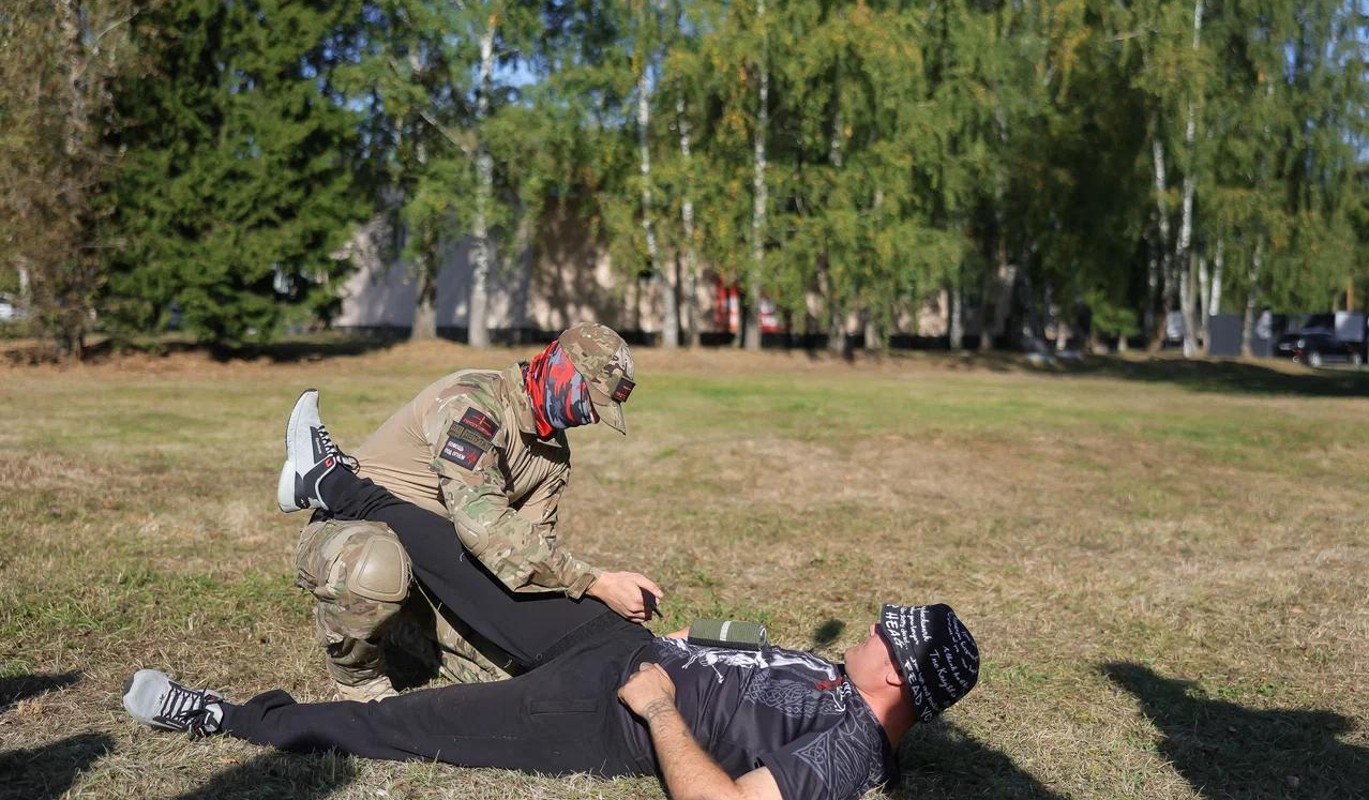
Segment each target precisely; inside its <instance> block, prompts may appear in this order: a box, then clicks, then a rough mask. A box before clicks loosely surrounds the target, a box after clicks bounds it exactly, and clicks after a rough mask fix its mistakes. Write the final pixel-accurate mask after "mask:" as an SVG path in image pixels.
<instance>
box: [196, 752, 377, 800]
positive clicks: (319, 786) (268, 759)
mask: <svg viewBox="0 0 1369 800" xmlns="http://www.w3.org/2000/svg"><path fill="white" fill-rule="evenodd" d="M355 777H356V767H355V766H354V765H353V762H352V760H351V759H349V758H347V757H345V756H339V755H336V754H323V755H318V756H302V755H297V754H286V753H276V752H269V753H263V754H262V755H259V756H257V757H256V758H254V759H252V760H251V761H248V762H246V763H243V764H239V765H238V766H236V767H231V768H229V769H226V770H224V771H222V772H220V773H218V774H217V775H215V776H214V777H213V778H211V779H210V780H209V781H208V782H207V783H205V784H204V785H203V786H200V787H198V788H196V789H193V790H191V791H189V792H186V793H184V794H180V795H177V796H176V798H175V800H321V798H324V797H327V796H329V795H331V794H332V793H333V792H334V791H336V790H338V789H340V788H342V787H344V786H346V785H347V784H349V783H351V782H352V780H353V779H354V778H355Z"/></svg>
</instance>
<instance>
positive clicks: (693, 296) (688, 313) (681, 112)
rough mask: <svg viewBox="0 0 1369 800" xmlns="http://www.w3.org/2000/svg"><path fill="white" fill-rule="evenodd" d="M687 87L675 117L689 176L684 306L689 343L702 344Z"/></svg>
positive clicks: (684, 208) (683, 207)
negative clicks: (700, 339) (686, 101)
mask: <svg viewBox="0 0 1369 800" xmlns="http://www.w3.org/2000/svg"><path fill="white" fill-rule="evenodd" d="M687 110H688V109H686V107H685V99H684V93H683V87H681V94H680V99H679V100H676V101H675V120H676V123H677V124H678V127H679V131H680V160H681V161H682V162H683V163H684V170H685V175H686V176H687V177H686V182H685V195H684V198H683V200H682V201H681V203H680V224H681V225H683V227H684V238H685V241H684V273H685V274H684V286H685V291H684V308H685V329H686V330H688V331H689V346H690V347H698V346H699V320H698V313H697V311H698V308H697V306H698V302H697V295H698V292H699V257H698V254H697V253H696V252H695V250H694V172H693V168H692V166H691V164H690V153H689V144H690V142H689V116H688V114H687V113H686V112H687Z"/></svg>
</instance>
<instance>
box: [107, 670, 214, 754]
mask: <svg viewBox="0 0 1369 800" xmlns="http://www.w3.org/2000/svg"><path fill="white" fill-rule="evenodd" d="M223 699H224V698H223V695H221V694H219V693H218V692H214V691H210V690H209V689H191V688H188V687H186V686H182V685H181V684H179V683H177V682H176V681H173V680H171V678H169V677H167V676H166V674H165V673H162V672H158V671H157V670H155V669H140V670H138V671H137V672H135V673H133V677H131V678H129V679H128V683H125V684H124V708H125V709H127V710H128V713H129V714H130V715H131V716H132V717H133V718H134V719H136V720H138V721H139V722H141V723H143V724H144V725H150V726H152V727H154V728H161V729H162V730H166V731H180V732H182V733H189V734H190V735H191V736H194V737H196V738H199V737H201V736H210V735H212V734H215V733H218V732H219V731H220V730H222V722H223V708H222V707H220V706H219V705H218V704H219V703H221V702H223Z"/></svg>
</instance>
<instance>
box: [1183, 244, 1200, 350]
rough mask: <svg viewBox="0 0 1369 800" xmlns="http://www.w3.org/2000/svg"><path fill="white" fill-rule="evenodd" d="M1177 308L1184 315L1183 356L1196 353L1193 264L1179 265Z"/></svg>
mask: <svg viewBox="0 0 1369 800" xmlns="http://www.w3.org/2000/svg"><path fill="white" fill-rule="evenodd" d="M1180 269H1181V272H1180V273H1179V309H1180V311H1181V312H1182V313H1183V315H1184V358H1193V357H1194V356H1196V355H1198V303H1197V300H1196V298H1195V297H1194V296H1193V295H1194V286H1193V284H1194V280H1193V264H1192V263H1191V262H1190V263H1189V264H1186V265H1181V267H1180Z"/></svg>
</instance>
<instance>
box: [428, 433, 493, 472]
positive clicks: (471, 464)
mask: <svg viewBox="0 0 1369 800" xmlns="http://www.w3.org/2000/svg"><path fill="white" fill-rule="evenodd" d="M454 427H455V426H453V428H454ZM437 455H438V458H442V459H445V460H447V461H450V462H452V463H453V464H455V465H457V466H458V467H465V468H466V469H475V465H476V464H479V463H480V457H481V456H483V455H485V449H484V448H480V447H477V446H476V445H474V444H472V443H470V442H466V441H462V440H461V439H459V438H457V437H455V436H448V437H447V441H446V443H445V444H443V445H442V450H441V452H439V453H438V454H437Z"/></svg>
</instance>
